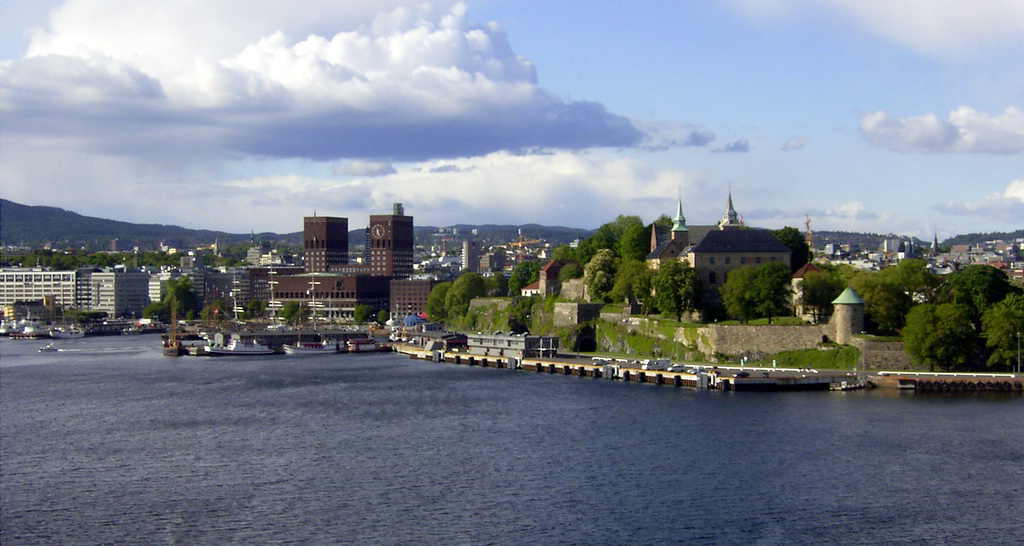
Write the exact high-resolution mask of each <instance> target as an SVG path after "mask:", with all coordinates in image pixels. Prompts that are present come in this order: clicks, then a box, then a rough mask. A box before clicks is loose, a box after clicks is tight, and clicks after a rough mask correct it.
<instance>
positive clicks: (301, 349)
mask: <svg viewBox="0 0 1024 546" xmlns="http://www.w3.org/2000/svg"><path fill="white" fill-rule="evenodd" d="M283 348H284V353H285V354H288V355H293V356H301V355H322V354H327V353H336V352H339V350H338V349H339V348H338V346H337V345H333V344H331V343H330V342H329V341H327V340H326V339H325V340H323V341H299V342H297V343H295V344H285V345H284V346H283Z"/></svg>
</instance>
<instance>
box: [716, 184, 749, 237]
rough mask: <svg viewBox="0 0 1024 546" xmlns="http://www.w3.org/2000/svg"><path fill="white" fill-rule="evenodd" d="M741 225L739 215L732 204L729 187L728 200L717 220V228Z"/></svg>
mask: <svg viewBox="0 0 1024 546" xmlns="http://www.w3.org/2000/svg"><path fill="white" fill-rule="evenodd" d="M742 225H743V221H742V220H740V215H739V214H738V213H737V212H736V209H735V208H734V207H733V206H732V189H730V190H729V202H728V204H727V205H726V207H725V214H723V215H722V220H721V221H719V222H718V229H726V228H734V227H740V226H742Z"/></svg>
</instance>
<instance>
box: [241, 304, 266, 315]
mask: <svg viewBox="0 0 1024 546" xmlns="http://www.w3.org/2000/svg"><path fill="white" fill-rule="evenodd" d="M266 310H267V302H265V301H262V300H249V303H247V304H245V317H246V318H247V319H255V318H260V317H262V316H263V314H264V313H265V312H266Z"/></svg>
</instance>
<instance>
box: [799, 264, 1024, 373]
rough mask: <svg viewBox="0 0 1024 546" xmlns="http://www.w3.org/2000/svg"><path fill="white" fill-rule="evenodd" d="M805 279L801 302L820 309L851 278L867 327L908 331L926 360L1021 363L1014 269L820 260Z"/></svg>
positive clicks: (918, 357)
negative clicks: (863, 265)
mask: <svg viewBox="0 0 1024 546" xmlns="http://www.w3.org/2000/svg"><path fill="white" fill-rule="evenodd" d="M820 267H822V268H823V269H824V270H823V271H821V272H817V273H810V274H808V275H807V276H806V277H805V278H804V280H803V283H802V285H801V289H802V292H803V295H802V300H801V303H803V304H804V305H805V306H807V307H809V308H810V309H812V310H813V313H814V314H815V315H817V316H827V315H828V314H830V313H831V302H832V300H833V299H835V298H836V297H837V296H838V295H839V293H840V292H841V291H842V290H843V288H844V287H845V286H851V287H853V288H854V290H856V291H857V292H858V293H859V294H860V296H861V298H863V300H864V304H865V305H864V307H865V309H864V312H865V330H866V331H868V332H872V333H876V334H880V335H893V336H896V335H898V336H901V337H902V338H903V341H904V343H905V346H906V350H907V353H908V354H909V355H910V356H911V358H912V359H913V360H914V361H915V362H916V363H918V364H922V365H927V366H929V367H931V368H932V369H940V370H946V371H957V370H962V371H966V370H977V369H983V368H990V369H1002V370H1009V369H1013V366H1014V364H1015V363H1016V358H1017V352H1016V348H1017V337H1016V334H1017V332H1021V333H1024V295H1022V291H1021V289H1020V288H1017V287H1015V286H1013V285H1012V284H1011V283H1010V281H1009V278H1008V277H1007V276H1006V273H1004V272H1003V271H1001V270H999V269H996V268H994V267H990V266H987V265H971V266H968V267H966V268H964V269H962V270H960V271H957V272H955V273H952V274H950V275H947V276H946V277H945V278H940V277H938V276H937V275H935V274H933V273H931V271H929V270H928V264H927V263H926V262H925V261H924V260H918V259H908V260H903V261H901V262H900V263H899V264H898V265H896V266H893V267H889V268H886V269H883V270H881V271H859V270H855V269H853V268H851V267H849V266H846V265H840V266H838V267H828V266H820Z"/></svg>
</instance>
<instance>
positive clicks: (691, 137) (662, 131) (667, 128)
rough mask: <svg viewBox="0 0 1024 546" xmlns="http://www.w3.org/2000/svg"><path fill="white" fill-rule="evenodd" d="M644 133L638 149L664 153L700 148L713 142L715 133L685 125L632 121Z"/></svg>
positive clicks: (703, 128)
mask: <svg viewBox="0 0 1024 546" xmlns="http://www.w3.org/2000/svg"><path fill="white" fill-rule="evenodd" d="M634 125H636V126H637V128H639V129H640V130H641V131H643V133H644V140H643V142H642V143H641V144H640V147H641V148H643V149H645V150H647V151H652V152H653V151H664V150H668V149H670V148H680V147H702V146H707V145H708V144H710V143H712V142H713V141H714V140H715V133H714V132H712V131H711V130H709V129H707V128H705V127H699V126H696V125H692V124H687V123H668V122H654V121H644V122H637V121H634Z"/></svg>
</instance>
